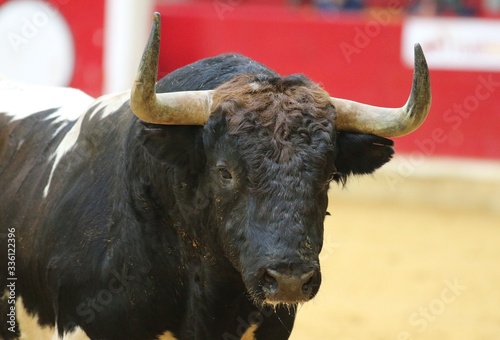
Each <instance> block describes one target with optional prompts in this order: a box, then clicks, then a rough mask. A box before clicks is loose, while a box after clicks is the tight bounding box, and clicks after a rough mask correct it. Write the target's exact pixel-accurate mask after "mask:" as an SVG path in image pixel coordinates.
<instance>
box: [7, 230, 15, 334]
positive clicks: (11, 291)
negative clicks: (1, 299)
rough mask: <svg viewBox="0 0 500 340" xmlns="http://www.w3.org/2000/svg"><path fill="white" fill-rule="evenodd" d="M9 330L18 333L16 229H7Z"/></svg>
mask: <svg viewBox="0 0 500 340" xmlns="http://www.w3.org/2000/svg"><path fill="white" fill-rule="evenodd" d="M6 251H7V285H6V287H5V290H6V291H7V304H8V306H9V308H8V312H7V324H8V327H7V329H8V330H9V331H10V332H12V333H15V332H16V281H17V277H16V229H15V228H8V229H7V250H6Z"/></svg>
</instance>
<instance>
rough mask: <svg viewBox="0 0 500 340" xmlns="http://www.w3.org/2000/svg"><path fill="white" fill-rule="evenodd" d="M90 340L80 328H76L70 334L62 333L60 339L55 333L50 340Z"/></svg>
mask: <svg viewBox="0 0 500 340" xmlns="http://www.w3.org/2000/svg"><path fill="white" fill-rule="evenodd" d="M61 339H62V340H90V338H89V337H88V336H87V334H85V332H84V331H83V330H82V329H81V328H80V327H76V328H75V329H74V330H73V331H72V332H71V333H64V335H63V336H62V337H61V336H59V333H58V332H57V331H56V332H54V335H53V336H52V338H51V340H61Z"/></svg>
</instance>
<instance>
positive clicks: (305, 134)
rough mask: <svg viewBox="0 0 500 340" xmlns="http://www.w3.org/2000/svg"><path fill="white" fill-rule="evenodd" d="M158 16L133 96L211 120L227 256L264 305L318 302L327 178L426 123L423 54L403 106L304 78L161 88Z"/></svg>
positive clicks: (211, 159)
mask: <svg viewBox="0 0 500 340" xmlns="http://www.w3.org/2000/svg"><path fill="white" fill-rule="evenodd" d="M159 26H160V18H159V15H158V14H156V15H155V20H154V24H153V29H152V31H151V36H150V39H149V42H148V45H147V47H146V50H145V52H144V56H143V59H142V61H141V65H140V68H139V72H138V76H137V78H136V81H135V84H134V87H133V89H132V95H131V107H132V110H133V112H134V114H135V115H136V116H137V117H138V118H140V119H141V120H142V121H145V122H148V123H153V124H166V125H173V124H174V125H204V126H205V127H204V129H203V148H204V152H205V155H206V159H207V169H209V170H208V172H209V174H207V178H209V179H210V182H211V183H215V184H216V185H215V186H214V187H213V188H212V191H213V192H212V195H213V197H212V200H213V207H214V219H215V220H216V221H217V223H216V224H217V232H218V234H219V236H218V237H219V240H220V242H221V244H222V245H223V248H224V252H225V255H226V256H227V258H228V259H229V260H230V261H231V263H232V264H233V266H234V267H235V268H236V269H237V270H238V271H239V272H241V274H242V278H243V281H244V283H245V285H246V287H247V290H248V291H249V292H250V294H251V296H252V297H253V298H254V299H255V300H256V301H258V302H261V303H262V302H265V303H271V304H276V303H288V304H294V303H297V302H301V301H307V300H309V299H311V298H312V297H313V296H314V295H315V294H316V293H317V291H318V288H319V285H320V281H321V276H320V271H319V260H318V255H319V253H320V251H321V247H322V239H323V221H324V217H325V213H326V208H327V204H328V199H327V190H328V186H329V183H330V181H332V180H336V181H344V180H345V177H346V176H347V175H349V174H364V173H370V172H372V171H374V170H375V169H376V168H378V167H379V166H381V165H382V164H384V163H385V162H387V161H388V160H389V159H390V157H391V156H392V153H393V150H392V142H391V141H390V140H388V139H385V138H384V137H397V136H401V135H404V134H407V133H410V132H412V131H413V130H415V129H416V128H418V127H419V126H420V124H421V123H422V122H423V121H424V120H425V118H426V116H427V113H428V111H429V108H430V103H431V93H430V84H429V73H428V69H427V65H426V61H425V58H424V55H423V52H422V50H421V48H420V46H419V45H417V46H416V47H415V72H414V78H413V86H412V90H411V94H410V96H409V99H408V101H407V103H406V104H405V105H404V106H403V107H401V108H382V107H374V106H370V105H366V104H361V103H357V102H353V101H348V100H344V99H338V98H333V97H330V95H329V94H328V93H327V92H325V91H324V90H323V89H321V88H320V87H319V86H318V85H316V84H314V83H312V82H311V81H309V80H308V79H307V78H305V77H303V76H289V77H284V78H283V77H269V76H255V75H240V76H236V77H235V78H233V79H232V80H230V81H228V82H226V83H225V84H223V85H221V86H219V87H218V88H216V89H214V90H210V91H190V92H175V93H162V94H156V76H157V68H158V55H159V46H160V43H159V40H160V37H159V32H160V27H159Z"/></svg>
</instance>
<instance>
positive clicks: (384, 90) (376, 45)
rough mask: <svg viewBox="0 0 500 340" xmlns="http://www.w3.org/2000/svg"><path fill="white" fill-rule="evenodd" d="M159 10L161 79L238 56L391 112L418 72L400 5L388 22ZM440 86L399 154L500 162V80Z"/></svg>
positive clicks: (279, 11)
mask: <svg viewBox="0 0 500 340" xmlns="http://www.w3.org/2000/svg"><path fill="white" fill-rule="evenodd" d="M231 3H233V4H234V5H230V4H231ZM221 5H223V6H221ZM217 6H218V7H217ZM157 10H158V11H160V12H161V13H162V15H163V21H162V22H163V28H162V31H163V41H162V55H161V61H160V73H161V74H160V75H164V74H166V73H168V72H170V71H172V70H174V69H176V68H178V67H181V66H184V65H186V64H188V63H191V62H193V61H196V60H198V59H200V58H204V57H209V56H213V55H216V54H219V53H225V52H238V53H241V54H244V55H247V56H249V57H251V58H254V59H256V60H257V61H260V62H262V63H264V64H266V65H268V66H269V67H271V68H273V69H275V70H276V71H278V72H279V73H281V74H291V73H304V74H306V75H307V76H309V77H310V78H311V79H312V80H314V81H316V82H319V83H321V84H322V85H323V86H324V87H325V89H326V90H327V91H328V92H329V93H330V94H331V95H332V96H336V97H343V98H349V99H353V100H357V101H362V102H366V103H371V104H374V105H383V106H401V105H403V104H404V103H405V102H406V99H407V96H408V93H409V90H410V87H411V78H412V69H411V68H407V67H405V66H404V65H403V63H402V61H401V51H400V48H401V26H402V22H403V20H404V19H405V17H404V16H403V15H401V13H400V12H399V11H397V8H393V9H392V10H393V11H392V12H390V14H391V15H389V16H386V17H384V16H383V15H384V12H380V11H381V10H379V11H378V12H377V11H375V12H373V11H365V12H362V13H342V14H338V13H320V12H318V11H316V10H314V9H312V8H309V7H300V8H291V7H285V6H250V5H245V4H244V2H241V1H234V2H230V1H222V0H219V1H217V0H216V1H212V2H210V3H204V4H190V5H161V4H159V5H157ZM387 10H388V9H384V10H383V11H387ZM386 14H387V13H386ZM431 81H432V89H433V104H432V109H431V112H430V115H429V118H428V120H427V121H426V122H425V123H424V125H423V126H422V128H420V129H419V130H418V131H417V132H415V133H413V134H411V135H409V136H405V137H401V138H397V139H396V148H397V151H402V152H406V153H413V155H414V157H418V156H420V155H426V156H430V155H450V156H462V157H476V158H492V159H500V95H499V92H500V91H499V90H500V74H499V73H498V72H465V71H440V70H431Z"/></svg>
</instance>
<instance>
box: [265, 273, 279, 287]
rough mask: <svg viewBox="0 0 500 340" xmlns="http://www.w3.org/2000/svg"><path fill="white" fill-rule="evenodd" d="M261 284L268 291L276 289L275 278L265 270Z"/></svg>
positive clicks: (276, 282)
mask: <svg viewBox="0 0 500 340" xmlns="http://www.w3.org/2000/svg"><path fill="white" fill-rule="evenodd" d="M262 284H263V286H264V287H265V288H266V289H268V290H270V291H275V290H276V289H277V288H278V281H276V278H275V277H274V276H273V275H272V274H271V273H270V272H269V271H267V270H266V271H265V273H264V275H263V276H262Z"/></svg>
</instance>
